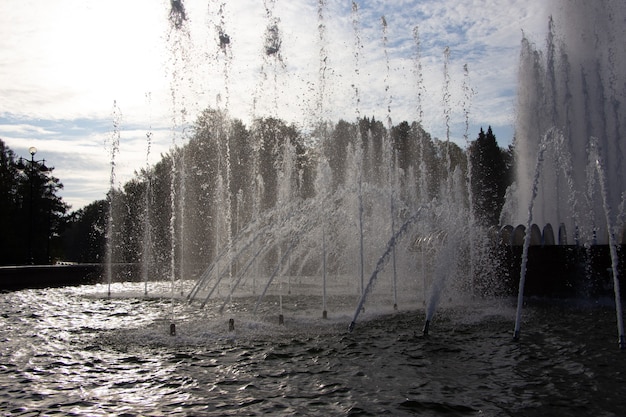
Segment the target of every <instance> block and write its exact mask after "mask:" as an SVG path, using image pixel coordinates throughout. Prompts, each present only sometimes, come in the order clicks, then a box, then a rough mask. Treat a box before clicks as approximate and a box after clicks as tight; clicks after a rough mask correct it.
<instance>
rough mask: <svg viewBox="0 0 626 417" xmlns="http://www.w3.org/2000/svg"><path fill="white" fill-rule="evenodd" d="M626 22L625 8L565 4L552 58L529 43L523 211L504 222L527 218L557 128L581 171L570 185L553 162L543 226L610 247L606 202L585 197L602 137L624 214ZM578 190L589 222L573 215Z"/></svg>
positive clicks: (520, 180)
mask: <svg viewBox="0 0 626 417" xmlns="http://www.w3.org/2000/svg"><path fill="white" fill-rule="evenodd" d="M625 18H626V10H625V9H624V7H623V5H622V4H620V3H618V2H611V1H607V0H602V1H595V2H584V1H561V2H558V11H557V12H556V13H555V15H554V18H553V19H550V22H549V27H548V36H547V39H546V48H545V52H542V51H541V50H539V49H538V48H536V47H535V46H534V45H533V44H532V43H531V42H530V41H529V40H528V39H527V38H524V39H523V40H522V51H521V55H520V72H519V83H520V88H519V90H518V91H519V93H518V109H517V121H516V134H515V136H516V138H515V149H516V153H517V161H518V164H517V167H518V168H517V192H516V194H515V197H514V202H515V204H513V205H514V206H515V207H517V208H513V209H512V210H510V211H509V212H506V213H503V215H504V219H503V220H504V223H506V224H518V223H520V222H521V221H523V220H522V219H524V218H525V213H524V208H525V207H528V201H529V199H530V197H531V195H530V191H531V189H532V187H531V185H530V184H531V183H532V180H533V175H534V171H533V170H534V166H533V163H534V161H535V160H536V155H537V153H538V143H539V141H540V139H541V138H542V137H543V135H545V133H546V132H547V131H548V130H549V129H551V128H556V129H559V130H560V131H561V132H563V136H564V138H565V143H564V144H563V146H562V148H563V150H564V151H565V152H569V153H570V154H571V155H572V166H573V167H574V169H573V171H572V177H571V178H564V175H563V174H562V173H561V172H559V169H558V168H559V167H558V162H556V161H553V160H546V161H545V168H544V170H543V177H544V178H543V179H542V186H541V187H540V189H539V190H538V191H537V197H536V200H537V201H536V204H535V222H536V223H538V224H547V223H551V224H560V223H565V225H566V228H567V229H569V230H579V234H580V236H579V238H580V239H581V243H588V242H589V243H593V241H594V239H596V238H597V241H598V243H602V244H605V243H607V239H608V230H606V226H605V225H604V222H603V221H602V222H601V221H600V220H599V219H602V218H603V217H604V216H603V214H602V213H603V210H604V209H603V204H602V202H601V201H600V198H599V197H596V198H592V199H589V198H588V197H584V196H586V195H587V192H586V190H587V181H588V175H587V173H586V172H585V170H584V169H582V168H583V167H586V166H587V149H588V148H589V143H590V138H591V137H592V136H594V137H597V138H598V140H599V142H600V145H601V148H602V153H603V155H602V158H603V159H604V160H605V161H606V172H607V173H608V175H607V178H606V181H607V187H608V189H609V190H612V191H613V193H612V196H610V200H609V201H608V204H609V206H611V207H613V208H616V207H617V206H618V205H619V202H620V198H621V193H623V192H624V190H625V188H624V187H625V186H626V180H624V178H626V172H625V171H624V169H625V165H624V160H625V159H626V147H625V146H623V145H622V144H621V141H620V137H621V135H622V130H623V126H624V123H625V122H626V115H624V113H623V112H620V111H618V108H619V105H620V104H619V103H621V102H623V101H624V99H625V98H626V89H625V88H624V85H626V84H625V81H626V75H625V74H624V72H623V71H621V68H622V67H623V66H624V63H626V49H625V48H624V47H623V44H622V43H621V41H620V39H622V38H623V37H624V35H625V34H626V29H625V28H624V26H623V24H621V23H619V22H623V21H624V19H625ZM597 28H603V30H598V29H597ZM568 181H569V182H571V187H570V185H569V183H568ZM570 189H573V190H574V192H575V194H577V195H578V196H581V198H579V199H578V201H577V203H578V207H577V210H578V213H579V214H580V213H583V212H585V213H589V215H585V217H584V218H582V217H577V216H576V214H575V213H573V210H572V206H571V204H568V201H569V200H570V198H571V194H572V192H571V191H570ZM511 198H513V197H511ZM575 222H577V223H575ZM594 236H595V237H594Z"/></svg>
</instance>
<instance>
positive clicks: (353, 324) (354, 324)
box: [348, 322, 356, 333]
mask: <svg viewBox="0 0 626 417" xmlns="http://www.w3.org/2000/svg"><path fill="white" fill-rule="evenodd" d="M354 326H356V323H355V322H351V323H350V325H349V326H348V331H349V332H350V333H352V330H354Z"/></svg>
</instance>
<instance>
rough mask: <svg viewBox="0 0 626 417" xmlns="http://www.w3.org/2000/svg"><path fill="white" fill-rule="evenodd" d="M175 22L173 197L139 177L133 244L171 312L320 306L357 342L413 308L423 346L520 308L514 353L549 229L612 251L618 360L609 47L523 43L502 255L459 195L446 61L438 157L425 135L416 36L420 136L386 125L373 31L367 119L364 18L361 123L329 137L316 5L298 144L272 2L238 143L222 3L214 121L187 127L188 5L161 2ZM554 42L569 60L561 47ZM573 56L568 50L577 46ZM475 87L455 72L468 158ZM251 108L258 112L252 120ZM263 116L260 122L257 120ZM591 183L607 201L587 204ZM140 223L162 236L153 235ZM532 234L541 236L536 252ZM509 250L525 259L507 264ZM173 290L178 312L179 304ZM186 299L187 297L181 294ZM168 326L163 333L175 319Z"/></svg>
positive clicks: (616, 97) (357, 55)
mask: <svg viewBox="0 0 626 417" xmlns="http://www.w3.org/2000/svg"><path fill="white" fill-rule="evenodd" d="M573 4H574V3H571V2H570V3H568V5H570V6H571V7H573V8H572V9H571V10H570V9H569V7H570V6H568V7H567V8H566V10H565V13H566V15H567V16H569V14H572V13H573V14H574V15H576V16H578V17H580V13H591V12H590V11H589V10H586V8H587V7H592V6H586V5H578V6H577V7H578V8H576V7H574V6H572V5H573ZM171 7H172V8H171V13H170V34H169V37H168V40H169V42H170V44H171V48H172V54H173V56H175V58H174V60H173V64H172V80H173V81H172V86H171V90H172V107H173V117H172V125H173V128H172V130H173V131H172V136H173V141H172V151H171V155H168V158H167V160H166V161H165V162H163V163H162V166H157V167H155V171H159V170H161V173H162V174H163V173H164V174H165V175H163V176H162V179H161V181H163V182H165V183H166V184H169V187H167V186H165V185H163V184H162V185H161V187H160V189H161V190H165V191H164V192H161V193H160V192H159V184H158V181H159V180H157V179H156V177H157V176H158V175H157V173H156V172H155V175H154V176H149V178H150V179H151V181H149V183H148V184H147V185H146V187H149V188H148V189H147V193H146V194H145V195H146V197H145V198H144V201H146V206H148V205H149V206H150V207H145V208H144V209H143V211H142V213H143V214H142V218H143V219H144V229H146V230H148V231H150V230H155V232H154V235H153V234H152V233H145V236H147V237H148V238H149V239H150V241H149V242H147V243H146V242H145V239H144V246H143V247H142V253H145V254H147V255H149V256H150V257H151V258H153V259H154V260H153V261H152V262H148V261H147V260H144V262H143V264H144V265H145V266H146V267H147V268H149V269H150V271H145V270H144V275H143V276H144V277H147V276H154V277H157V278H158V277H167V278H168V279H169V280H170V282H171V298H172V305H173V304H174V302H175V299H177V298H180V299H185V300H186V301H187V302H188V303H190V304H196V305H199V306H200V307H201V308H203V309H207V308H209V307H210V306H216V308H217V311H218V312H219V314H226V315H232V314H233V313H231V311H234V310H236V309H237V308H235V304H237V305H238V307H240V306H241V304H242V303H244V304H246V305H248V307H246V309H247V311H249V312H250V313H251V314H253V315H255V314H256V315H259V314H265V315H276V316H278V322H279V323H281V324H284V319H285V317H284V316H285V308H284V304H285V302H286V301H287V300H289V299H290V297H291V296H307V297H312V298H315V297H319V298H320V302H319V309H320V310H321V317H323V318H324V319H329V318H332V316H333V314H334V315H335V316H349V315H351V316H352V320H351V321H350V324H349V329H350V331H352V330H353V329H354V328H355V326H356V322H357V319H358V318H359V317H360V316H361V315H363V313H364V312H365V307H366V304H367V306H368V312H369V311H370V310H371V311H373V312H374V313H373V314H376V312H379V313H380V312H384V311H387V310H386V309H387V308H390V309H391V310H392V311H396V310H399V309H402V308H405V309H419V308H422V307H423V308H424V309H425V316H426V317H425V325H424V329H423V334H424V335H426V334H428V333H429V331H430V330H431V328H432V320H433V318H434V316H435V313H436V311H437V309H438V308H439V307H440V306H441V305H442V303H448V304H454V303H461V304H462V303H465V302H468V303H471V302H472V300H475V299H484V298H485V297H493V296H497V297H500V296H512V295H517V305H518V309H517V312H516V313H517V314H516V323H515V331H514V338H515V339H518V338H519V334H520V322H521V306H522V304H523V303H524V300H525V297H526V295H527V294H528V288H527V285H526V284H527V283H530V284H532V283H533V280H534V281H536V279H535V278H533V276H532V275H533V271H534V269H533V268H535V269H536V267H535V265H536V262H537V259H538V258H537V257H536V255H535V252H536V251H535V250H534V247H535V246H538V245H544V244H547V245H550V243H552V245H553V244H554V242H555V239H554V236H553V232H551V230H552V226H551V224H554V225H559V228H558V230H559V238H558V243H559V245H554V246H560V247H562V248H564V249H563V250H566V251H570V249H572V247H576V248H578V247H582V248H590V247H591V246H594V245H595V246H598V245H596V244H597V243H601V244H604V245H607V247H608V248H609V249H610V258H611V262H610V264H609V263H607V264H606V265H605V266H604V268H605V269H606V268H608V267H609V266H611V277H612V279H613V281H614V284H613V289H614V295H615V302H616V303H617V306H616V311H617V313H616V314H617V316H618V333H619V339H620V347H624V334H623V325H622V324H621V322H622V319H621V306H620V305H619V304H620V298H621V297H620V293H619V281H620V274H621V270H622V268H621V267H620V260H619V256H620V255H619V253H618V251H617V249H618V245H619V244H620V243H619V242H618V235H619V232H620V230H621V229H620V228H623V226H624V206H625V205H626V204H625V202H624V200H625V199H626V197H625V196H624V195H623V190H624V188H623V187H624V184H623V176H624V173H623V170H622V169H623V168H622V165H623V163H622V162H623V159H624V149H623V147H621V146H620V145H619V144H618V143H616V142H618V141H616V140H615V139H614V138H616V137H619V135H620V132H621V127H622V120H621V116H620V115H619V111H618V105H619V102H620V100H621V99H622V96H623V94H624V92H623V91H622V90H620V87H619V86H620V80H619V79H618V76H619V72H618V71H617V65H618V63H619V62H621V59H622V55H623V54H622V52H623V51H621V50H620V49H617V45H615V44H616V42H615V40H614V39H613V38H610V39H609V38H607V39H604V38H602V39H597V41H598V42H607V43H608V44H609V45H610V46H611V47H610V48H609V52H608V53H607V54H606V56H605V55H600V56H594V55H593V54H592V52H594V51H595V50H597V48H595V47H594V45H593V44H590V43H589V40H588V38H589V37H588V36H586V35H587V34H588V33H587V31H588V29H587V26H584V25H583V26H582V30H583V35H585V36H583V38H584V39H582V40H581V42H580V44H579V42H578V41H577V40H576V39H578V37H576V36H573V35H572V34H570V33H569V32H568V31H569V30H570V28H569V27H568V28H566V29H565V30H563V32H562V33H563V35H560V34H561V31H562V29H559V28H558V24H557V23H556V20H552V19H550V21H549V32H548V38H547V51H546V52H545V55H544V53H542V52H541V51H539V50H538V49H537V48H535V47H534V46H533V45H532V43H531V42H530V41H529V40H528V39H526V38H524V39H523V40H522V53H521V66H520V83H521V85H522V87H521V88H520V98H519V109H518V120H517V127H516V138H515V146H516V152H517V153H518V158H519V161H518V173H517V178H518V179H517V182H516V183H515V184H514V185H513V186H512V187H511V188H510V189H509V191H508V197H507V201H506V203H505V207H504V209H503V211H502V215H501V218H502V220H501V224H511V225H512V224H521V223H523V224H524V225H525V226H523V227H518V228H516V229H513V227H504V228H502V230H501V232H500V235H499V237H498V236H496V234H497V233H495V232H494V231H493V230H492V229H490V228H489V227H487V226H485V225H483V224H479V222H478V221H477V217H476V213H475V212H474V203H473V201H474V200H473V196H472V189H471V186H470V182H471V179H472V175H473V172H474V171H475V170H476V169H478V167H472V159H471V155H470V154H469V152H467V153H465V154H463V151H462V150H461V149H460V148H458V146H457V145H455V144H454V143H453V141H452V124H453V121H452V114H453V106H454V104H453V102H452V98H451V90H452V89H453V83H454V81H455V80H453V79H452V76H451V73H452V72H451V65H452V64H451V62H450V49H449V48H445V49H444V50H443V51H442V52H443V57H442V64H443V65H442V72H443V78H444V85H443V90H442V92H441V93H442V94H441V104H442V108H443V114H442V115H441V116H442V120H443V121H444V123H445V132H446V134H445V138H444V139H443V140H437V139H432V138H431V137H430V136H429V135H428V134H427V133H426V132H425V131H424V130H423V128H422V125H421V120H422V116H423V109H422V104H421V98H422V97H423V96H424V94H425V90H426V86H425V85H424V81H423V78H422V65H421V62H420V60H421V57H420V55H421V51H420V47H421V45H420V37H419V30H418V27H415V29H414V31H413V34H412V35H413V38H414V47H415V54H414V56H415V62H414V64H415V68H414V72H415V74H414V75H415V79H416V91H417V94H416V100H417V106H416V109H417V110H416V114H415V116H416V118H417V122H413V123H412V124H409V123H404V124H399V125H394V124H393V122H392V115H393V114H392V103H393V91H392V88H391V85H390V82H389V77H390V68H391V67H392V65H391V62H390V59H391V58H390V56H389V53H388V49H387V48H388V42H389V40H388V28H389V25H391V24H392V23H391V22H388V21H387V19H386V18H385V17H384V16H382V17H381V29H382V36H381V39H380V40H381V50H382V53H383V54H384V60H383V61H384V63H385V65H386V72H385V77H384V79H383V80H382V83H381V86H380V88H381V90H384V91H385V97H384V98H385V105H386V114H385V115H384V121H385V122H384V123H383V122H380V121H376V120H375V119H374V118H372V119H369V118H363V117H362V116H361V111H362V110H361V101H362V94H363V90H362V86H361V85H360V83H361V81H360V78H361V65H362V59H363V56H362V54H363V51H364V48H363V43H362V33H361V27H360V10H359V6H358V4H357V3H356V2H352V8H351V20H352V29H353V37H354V44H353V48H352V51H351V52H352V58H353V62H354V74H353V76H352V77H351V79H350V82H351V85H350V87H351V90H352V93H353V97H352V98H353V107H354V111H355V114H356V120H355V121H353V122H346V121H344V120H340V121H336V122H331V121H329V120H327V119H326V112H327V110H326V108H327V107H328V100H329V97H328V85H327V82H328V80H327V74H329V72H330V69H331V67H330V66H329V65H330V64H329V63H330V62H332V56H329V53H328V50H327V48H326V42H327V36H326V17H325V16H326V4H325V2H324V1H321V0H320V2H319V3H318V9H317V17H318V26H317V30H318V35H319V70H318V80H317V85H315V88H314V89H312V90H313V92H312V94H313V95H314V96H315V100H314V101H315V105H314V108H315V111H314V112H313V113H314V114H313V115H312V117H311V118H312V119H313V120H314V122H311V126H308V127H306V128H299V127H296V126H295V125H288V124H287V123H286V122H285V121H283V120H281V119H280V118H279V104H278V102H279V98H280V94H281V93H280V92H281V91H285V89H286V88H287V84H288V80H287V78H288V75H289V74H288V73H287V68H288V66H287V64H286V62H288V60H289V56H288V55H286V54H287V52H286V51H285V50H283V39H282V29H281V22H280V19H278V18H277V17H275V16H274V7H275V2H273V1H268V2H266V3H264V7H265V12H266V14H265V17H266V20H265V24H266V27H265V29H264V39H263V45H262V46H260V52H259V56H258V61H259V66H260V74H259V81H258V84H257V88H256V90H255V91H254V94H253V97H252V99H251V100H252V103H251V107H252V122H251V124H250V126H246V125H245V124H244V123H243V122H242V121H241V120H239V119H237V118H235V117H233V116H231V114H230V112H231V97H230V96H231V90H232V88H231V87H232V86H231V83H232V76H231V71H232V65H233V59H234V58H233V49H231V48H232V46H233V45H236V42H237V38H236V36H235V34H233V33H229V32H230V31H229V30H228V29H229V28H228V20H227V18H226V16H227V10H226V7H227V5H226V4H225V3H223V4H220V5H219V11H218V16H217V18H215V19H214V18H213V17H212V18H210V21H211V22H216V23H215V24H214V26H215V33H214V35H215V39H214V41H215V45H214V46H213V47H214V48H215V50H216V54H215V57H216V61H217V60H223V68H221V69H219V70H218V71H217V72H218V73H219V74H220V75H219V77H218V78H220V80H221V81H223V85H224V86H223V92H224V95H222V94H220V95H219V96H218V99H217V108H215V109H212V108H209V109H207V110H205V111H203V112H200V114H199V116H198V118H197V120H196V121H195V122H194V123H189V121H188V120H187V116H186V115H187V113H188V112H187V109H186V108H185V107H184V106H183V104H181V103H182V102H183V101H184V100H183V97H181V95H182V93H180V92H179V91H178V90H179V89H181V88H182V87H181V84H183V83H186V82H190V81H189V80H188V77H186V76H185V74H184V72H185V71H186V70H187V69H188V66H189V64H188V63H187V54H189V53H190V52H189V50H190V49H191V46H190V45H191V44H192V42H191V32H190V31H189V29H188V28H187V25H188V22H189V19H191V16H190V14H189V13H188V12H187V11H186V10H185V8H184V5H183V2H182V1H181V0H177V1H172V4H171ZM593 7H594V16H597V19H598V21H603V19H605V20H606V23H607V24H609V23H610V24H614V20H612V19H614V18H613V17H611V16H613V15H612V14H611V13H609V12H606V14H605V11H604V10H599V9H598V10H596V9H595V6H593ZM607 8H609V9H610V7H609V6H607ZM580 10H582V12H581V11H580ZM613 12H614V11H613ZM561 36H562V37H563V39H568V43H565V42H564V41H560V37H561ZM570 39H574V40H576V41H572V43H571V44H570V41H569V40H570ZM570 45H571V46H570ZM570 48H571V49H570ZM469 74H470V69H469V67H468V66H467V65H464V66H463V80H462V87H461V89H462V91H463V96H464V97H463V104H462V106H463V115H464V118H465V120H464V123H465V132H464V139H465V143H466V145H468V148H469V144H470V139H469V138H470V132H469V114H470V107H471V98H472V95H473V91H472V87H471V84H470V81H469ZM261 102H266V103H269V104H267V106H266V108H263V107H262V106H261ZM181 107H182V108H181ZM263 111H266V112H267V113H268V114H269V115H267V116H260V114H261V113H263ZM592 137H597V139H594V141H596V142H598V144H597V145H593V146H592V141H591V138H592ZM185 140H186V141H187V143H185V144H181V142H182V141H185ZM149 141H150V138H148V149H149V146H150V142H149ZM593 143H595V142H593ZM590 149H593V150H594V161H601V162H597V163H596V164H595V165H593V164H591V165H590V164H589V163H588V158H587V153H583V152H580V151H581V150H585V151H586V152H588V151H589V150H590ZM152 181H154V184H153V183H152ZM168 181H169V182H168ZM596 181H597V182H596ZM598 183H600V184H601V185H602V187H601V188H602V190H601V192H597V191H596V190H595V187H596V185H597V184H598ZM620 193H622V194H620ZM147 196H149V197H147ZM159 198H160V200H159ZM148 202H150V203H149V204H148ZM598 209H601V211H598ZM600 214H603V215H602V216H601V215H600ZM583 220H584V221H583ZM146 222H147V223H148V225H146ZM149 223H153V224H157V225H160V232H157V231H156V230H157V229H159V228H158V227H157V228H155V227H154V226H152V225H149ZM537 223H538V224H546V227H545V228H544V231H543V234H542V233H541V231H540V230H539V228H538V226H537V225H536V224H537ZM568 232H569V233H568ZM157 233H160V235H159V236H156V234H157ZM550 236H552V237H550ZM568 238H569V239H570V240H568ZM572 239H573V241H572ZM605 240H606V242H605ZM513 242H516V243H513ZM148 243H152V244H153V245H154V247H149V244H148ZM517 247H518V248H521V253H519V254H517V252H516V249H511V248H517ZM572 251H573V249H572ZM576 251H577V253H578V249H576ZM570 252H571V251H570ZM570 252H568V253H570ZM511 253H513V255H511ZM516 256H517V258H515V257H516ZM514 258H515V259H514ZM389 261H391V262H389ZM567 262H568V263H569V262H570V261H567ZM584 262H586V261H584V260H583V261H581V260H580V259H579V258H576V259H574V260H573V261H571V263H584ZM388 263H390V264H391V268H389V270H388V269H387V268H385V267H386V266H387V264H388ZM585 268H587V270H588V269H590V268H591V267H589V266H585V267H583V269H585ZM144 269H145V268H144ZM518 274H519V275H518ZM368 278H369V279H368ZM176 279H178V280H180V288H181V292H180V296H179V295H178V294H176V291H175V289H174V287H175V281H176ZM146 282H147V281H146ZM146 285H147V284H146ZM185 286H187V287H189V288H188V290H187V291H186V292H183V288H184V287H185ZM145 293H146V294H147V293H148V289H147V286H146V290H145ZM540 295H541V294H540ZM543 295H549V296H552V295H554V294H543ZM370 306H371V308H370ZM352 311H353V313H352ZM171 316H172V317H171V320H172V324H173V322H174V321H175V317H174V310H173V309H172V313H171ZM234 319H235V317H230V318H229V322H230V323H234ZM230 320H233V321H232V322H231V321H230ZM233 327H234V326H233ZM175 333H176V332H175V331H174V332H172V334H175ZM179 333H180V332H179Z"/></svg>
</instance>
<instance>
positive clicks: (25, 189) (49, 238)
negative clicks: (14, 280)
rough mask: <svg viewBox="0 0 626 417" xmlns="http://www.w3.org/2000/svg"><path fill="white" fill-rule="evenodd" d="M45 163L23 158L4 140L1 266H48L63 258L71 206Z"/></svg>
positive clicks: (0, 163) (0, 190) (0, 145)
mask: <svg viewBox="0 0 626 417" xmlns="http://www.w3.org/2000/svg"><path fill="white" fill-rule="evenodd" d="M53 170H54V168H49V167H47V166H46V165H45V163H44V161H37V160H35V159H34V153H33V157H31V159H22V158H19V159H17V160H16V158H15V154H14V153H13V151H11V150H10V149H9V148H8V147H7V146H6V145H5V144H4V142H3V141H2V140H0V207H1V208H0V218H1V220H0V226H1V228H2V233H1V235H2V237H1V238H0V264H2V265H16V264H25V263H38V264H46V263H49V262H51V261H52V260H53V259H55V258H58V257H61V256H62V249H61V244H60V234H61V232H62V231H63V228H64V226H65V214H66V212H67V210H68V208H69V206H68V205H67V204H66V203H65V202H63V200H62V199H61V197H60V196H58V192H59V190H61V189H62V188H63V184H62V183H61V182H60V181H59V179H58V178H55V177H54V176H53V175H52V171H53Z"/></svg>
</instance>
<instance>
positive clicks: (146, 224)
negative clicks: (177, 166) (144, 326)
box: [141, 93, 153, 296]
mask: <svg viewBox="0 0 626 417" xmlns="http://www.w3.org/2000/svg"><path fill="white" fill-rule="evenodd" d="M146 100H147V102H148V107H150V104H151V101H152V95H151V94H150V93H146ZM151 148H152V126H149V128H148V131H147V132H146V168H145V169H146V171H145V176H146V178H145V181H146V188H145V190H144V203H143V204H144V208H143V222H142V223H143V233H142V234H143V236H142V237H141V242H142V248H141V249H142V250H141V264H142V265H141V274H142V281H143V282H144V295H146V296H147V295H148V280H149V271H150V266H151V262H150V260H151V258H152V255H153V253H152V225H151V222H150V211H151V210H152V178H151V174H150V150H151Z"/></svg>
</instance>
